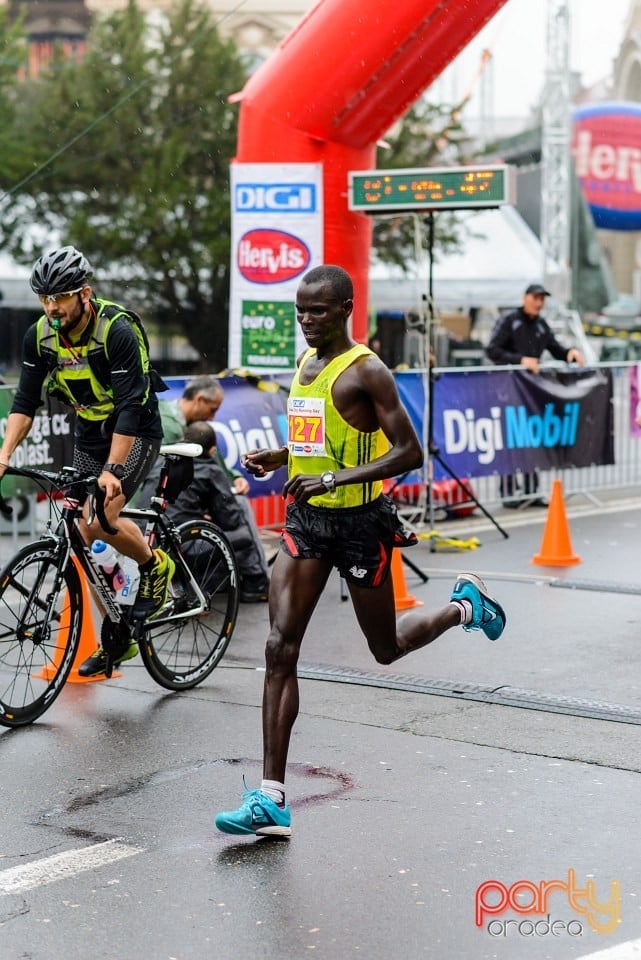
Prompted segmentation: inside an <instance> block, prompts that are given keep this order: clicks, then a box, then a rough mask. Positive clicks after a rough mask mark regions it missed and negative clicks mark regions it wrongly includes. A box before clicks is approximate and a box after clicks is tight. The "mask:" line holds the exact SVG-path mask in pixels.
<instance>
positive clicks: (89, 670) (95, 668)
mask: <svg viewBox="0 0 641 960" xmlns="http://www.w3.org/2000/svg"><path fill="white" fill-rule="evenodd" d="M137 653H138V644H137V643H136V642H135V641H134V640H127V645H126V646H125V647H124V648H121V650H120V651H119V652H118V653H117V654H116V656H114V658H113V661H112V662H113V666H114V667H119V666H120V664H121V663H124V662H125V660H131V658H132V657H135V656H136V655H137ZM106 670H107V654H106V653H105V651H104V650H103V648H102V647H98V649H97V650H96V651H94V653H92V654H91V656H90V657H87V659H86V660H83V662H82V663H81V664H80V666H79V667H78V675H79V676H80V677H99V676H100V675H101V674H103V673H106Z"/></svg>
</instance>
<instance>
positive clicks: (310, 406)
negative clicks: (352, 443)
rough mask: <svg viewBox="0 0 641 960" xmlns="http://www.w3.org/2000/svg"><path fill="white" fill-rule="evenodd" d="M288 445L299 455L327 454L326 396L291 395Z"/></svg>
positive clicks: (288, 405)
mask: <svg viewBox="0 0 641 960" xmlns="http://www.w3.org/2000/svg"><path fill="white" fill-rule="evenodd" d="M287 445H288V447H289V452H290V453H294V454H296V456H297V457H324V456H325V453H326V451H325V398H324V397H290V398H289V400H288V402H287Z"/></svg>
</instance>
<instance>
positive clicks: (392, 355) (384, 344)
mask: <svg viewBox="0 0 641 960" xmlns="http://www.w3.org/2000/svg"><path fill="white" fill-rule="evenodd" d="M376 327H377V330H378V340H379V341H380V349H379V355H380V358H381V360H382V361H383V363H384V364H385V365H386V366H388V367H397V366H399V364H401V363H403V362H404V360H405V330H406V322H405V314H404V313H401V312H400V311H399V312H396V311H394V312H392V311H386V312H381V313H377V314H376Z"/></svg>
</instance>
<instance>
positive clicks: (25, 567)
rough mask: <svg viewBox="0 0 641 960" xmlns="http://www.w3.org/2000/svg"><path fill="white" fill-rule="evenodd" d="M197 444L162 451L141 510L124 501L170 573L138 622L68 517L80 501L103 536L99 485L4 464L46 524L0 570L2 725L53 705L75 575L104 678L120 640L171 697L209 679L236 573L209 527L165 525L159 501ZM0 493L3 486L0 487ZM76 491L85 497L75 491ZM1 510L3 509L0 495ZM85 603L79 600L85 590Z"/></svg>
mask: <svg viewBox="0 0 641 960" xmlns="http://www.w3.org/2000/svg"><path fill="white" fill-rule="evenodd" d="M201 452H202V450H201V447H200V446H199V445H198V444H188V443H175V444H167V445H165V446H163V447H161V449H160V453H161V455H162V456H163V457H164V460H163V464H162V469H161V473H160V478H159V481H158V486H157V489H156V495H155V496H154V497H152V498H151V505H150V507H149V508H140V509H138V508H135V507H129V506H127V507H126V508H125V509H124V510H123V511H122V512H121V516H123V517H129V518H130V519H132V520H134V521H135V522H136V523H137V524H138V525H139V526H140V527H141V529H142V530H144V534H145V538H146V539H147V541H148V543H149V545H150V546H151V547H160V548H162V549H163V550H165V551H166V552H167V553H168V554H169V555H170V556H171V557H172V559H173V561H174V563H175V565H176V570H175V573H174V575H173V577H172V579H171V583H170V586H169V593H168V597H167V602H166V603H165V605H164V606H163V607H162V609H161V610H160V611H159V612H158V613H156V614H154V616H153V617H151V618H149V619H148V620H136V619H135V618H134V617H133V614H132V606H131V605H124V604H123V603H121V602H119V601H118V600H117V599H116V597H115V595H114V593H113V591H112V586H111V583H110V578H109V576H108V574H106V573H105V571H104V570H103V569H102V568H101V567H100V566H98V564H97V563H96V561H95V560H94V558H93V556H92V554H91V551H90V549H89V547H88V546H87V544H86V543H85V541H84V540H83V538H82V535H81V533H80V529H79V527H78V518H79V517H80V515H81V512H82V506H81V504H82V503H83V501H84V500H85V498H86V497H88V504H89V510H90V517H89V519H90V522H91V523H94V522H96V521H97V522H98V523H100V525H101V527H102V528H103V529H104V530H105V532H107V533H115V532H116V530H114V529H113V528H111V527H110V526H109V523H108V521H107V518H106V517H105V514H104V508H103V505H102V503H103V500H104V491H102V489H101V488H100V487H99V486H98V478H97V477H95V476H87V475H82V474H80V473H78V472H77V471H74V470H73V469H71V468H69V467H63V469H62V470H60V471H59V472H57V473H52V472H47V471H45V470H40V469H31V468H29V469H26V468H25V469H22V468H21V469H17V468H9V469H8V470H7V471H6V473H7V474H12V475H14V476H20V477H26V478H29V479H30V480H33V481H35V483H36V484H37V485H38V487H39V488H40V489H41V490H43V491H44V492H45V495H46V500H47V501H48V519H47V522H46V528H45V532H44V533H43V535H42V536H41V537H40V539H38V540H37V541H34V542H32V543H29V544H27V545H26V546H24V547H22V548H21V549H19V550H18V552H17V553H16V554H15V555H14V556H13V557H12V559H11V560H10V561H9V562H8V563H7V564H6V565H5V566H4V567H3V568H2V570H1V571H0V725H2V726H6V727H19V726H24V725H26V724H29V723H32V722H33V721H34V720H36V719H37V718H38V717H40V716H41V715H42V714H43V713H44V712H45V711H46V710H48V709H49V707H50V706H51V705H52V703H53V702H54V700H55V699H56V697H57V696H58V694H59V693H60V691H61V690H62V688H63V686H64V684H65V681H66V679H67V677H68V675H69V672H70V670H71V668H72V666H73V663H74V659H75V656H76V653H77V651H78V646H79V642H80V636H81V633H82V627H83V621H84V618H85V617H90V616H92V611H91V609H87V606H89V607H90V606H91V604H87V603H85V602H84V601H83V583H82V578H84V580H85V582H86V583H87V584H88V586H89V588H90V591H91V592H92V594H93V597H94V599H95V600H96V603H97V607H98V610H99V611H100V612H101V613H102V614H103V615H104V619H103V622H102V627H101V637H100V642H101V644H102V646H103V649H104V650H105V653H106V654H107V670H106V674H107V676H111V675H112V669H113V656H114V653H116V654H117V652H118V651H119V650H121V649H122V644H123V642H124V640H126V639H128V638H133V639H134V640H136V642H137V643H138V645H139V650H140V655H141V657H142V661H143V663H144V665H145V667H146V668H147V670H148V672H149V674H150V675H151V676H152V677H153V679H154V680H155V681H156V682H157V683H159V684H160V685H161V686H163V687H166V688H167V689H169V690H188V689H190V688H192V687H195V686H196V685H197V684H199V683H202V681H203V680H204V679H205V678H206V677H208V676H209V674H210V673H211V672H212V670H213V669H214V668H215V667H216V666H217V665H218V663H219V662H220V660H221V658H222V656H223V654H224V653H225V650H226V649H227V646H228V645H229V642H230V640H231V637H232V633H233V630H234V626H235V623H236V616H237V613H238V602H239V592H240V589H239V578H238V569H237V566H236V560H235V558H234V553H233V550H232V547H231V544H230V542H229V540H228V538H227V537H226V536H225V534H224V533H223V532H222V531H221V530H220V529H219V528H218V527H217V526H215V525H214V524H213V523H210V522H208V521H206V520H193V521H189V522H186V523H182V524H180V525H175V524H174V523H172V521H171V520H170V519H169V517H168V516H167V514H166V512H165V509H166V506H167V503H168V502H171V501H172V500H173V499H175V496H176V495H177V492H179V490H180V489H183V488H184V486H185V485H186V482H188V481H186V480H185V475H187V477H189V476H190V475H192V474H193V460H190V459H188V458H193V457H195V456H198V455H199V454H200V453H201ZM0 491H1V485H0ZM85 495H86V496H85ZM0 510H1V511H2V512H3V513H5V514H7V512H9V513H10V507H9V506H8V504H7V502H6V501H5V500H4V499H3V498H2V496H1V493H0ZM84 596H88V593H87V591H86V590H85V591H84Z"/></svg>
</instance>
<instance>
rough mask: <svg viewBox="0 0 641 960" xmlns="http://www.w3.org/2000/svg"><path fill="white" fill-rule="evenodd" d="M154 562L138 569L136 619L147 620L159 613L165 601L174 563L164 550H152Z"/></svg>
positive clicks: (134, 609) (134, 610)
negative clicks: (148, 566) (146, 567)
mask: <svg viewBox="0 0 641 960" xmlns="http://www.w3.org/2000/svg"><path fill="white" fill-rule="evenodd" d="M154 557H155V562H154V563H153V564H152V565H151V567H150V568H149V569H148V570H143V569H142V568H141V571H140V584H139V586H138V594H137V596H136V602H135V603H134V608H133V615H134V618H135V619H136V620H149V619H151V617H155V616H156V614H158V613H160V611H161V610H162V608H163V607H164V605H165V604H166V603H167V594H168V593H169V582H170V580H171V578H172V577H173V575H174V570H175V569H176V564H175V563H174V561H173V560H172V559H171V557H169V556H167V554H166V553H165V551H164V550H154Z"/></svg>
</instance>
